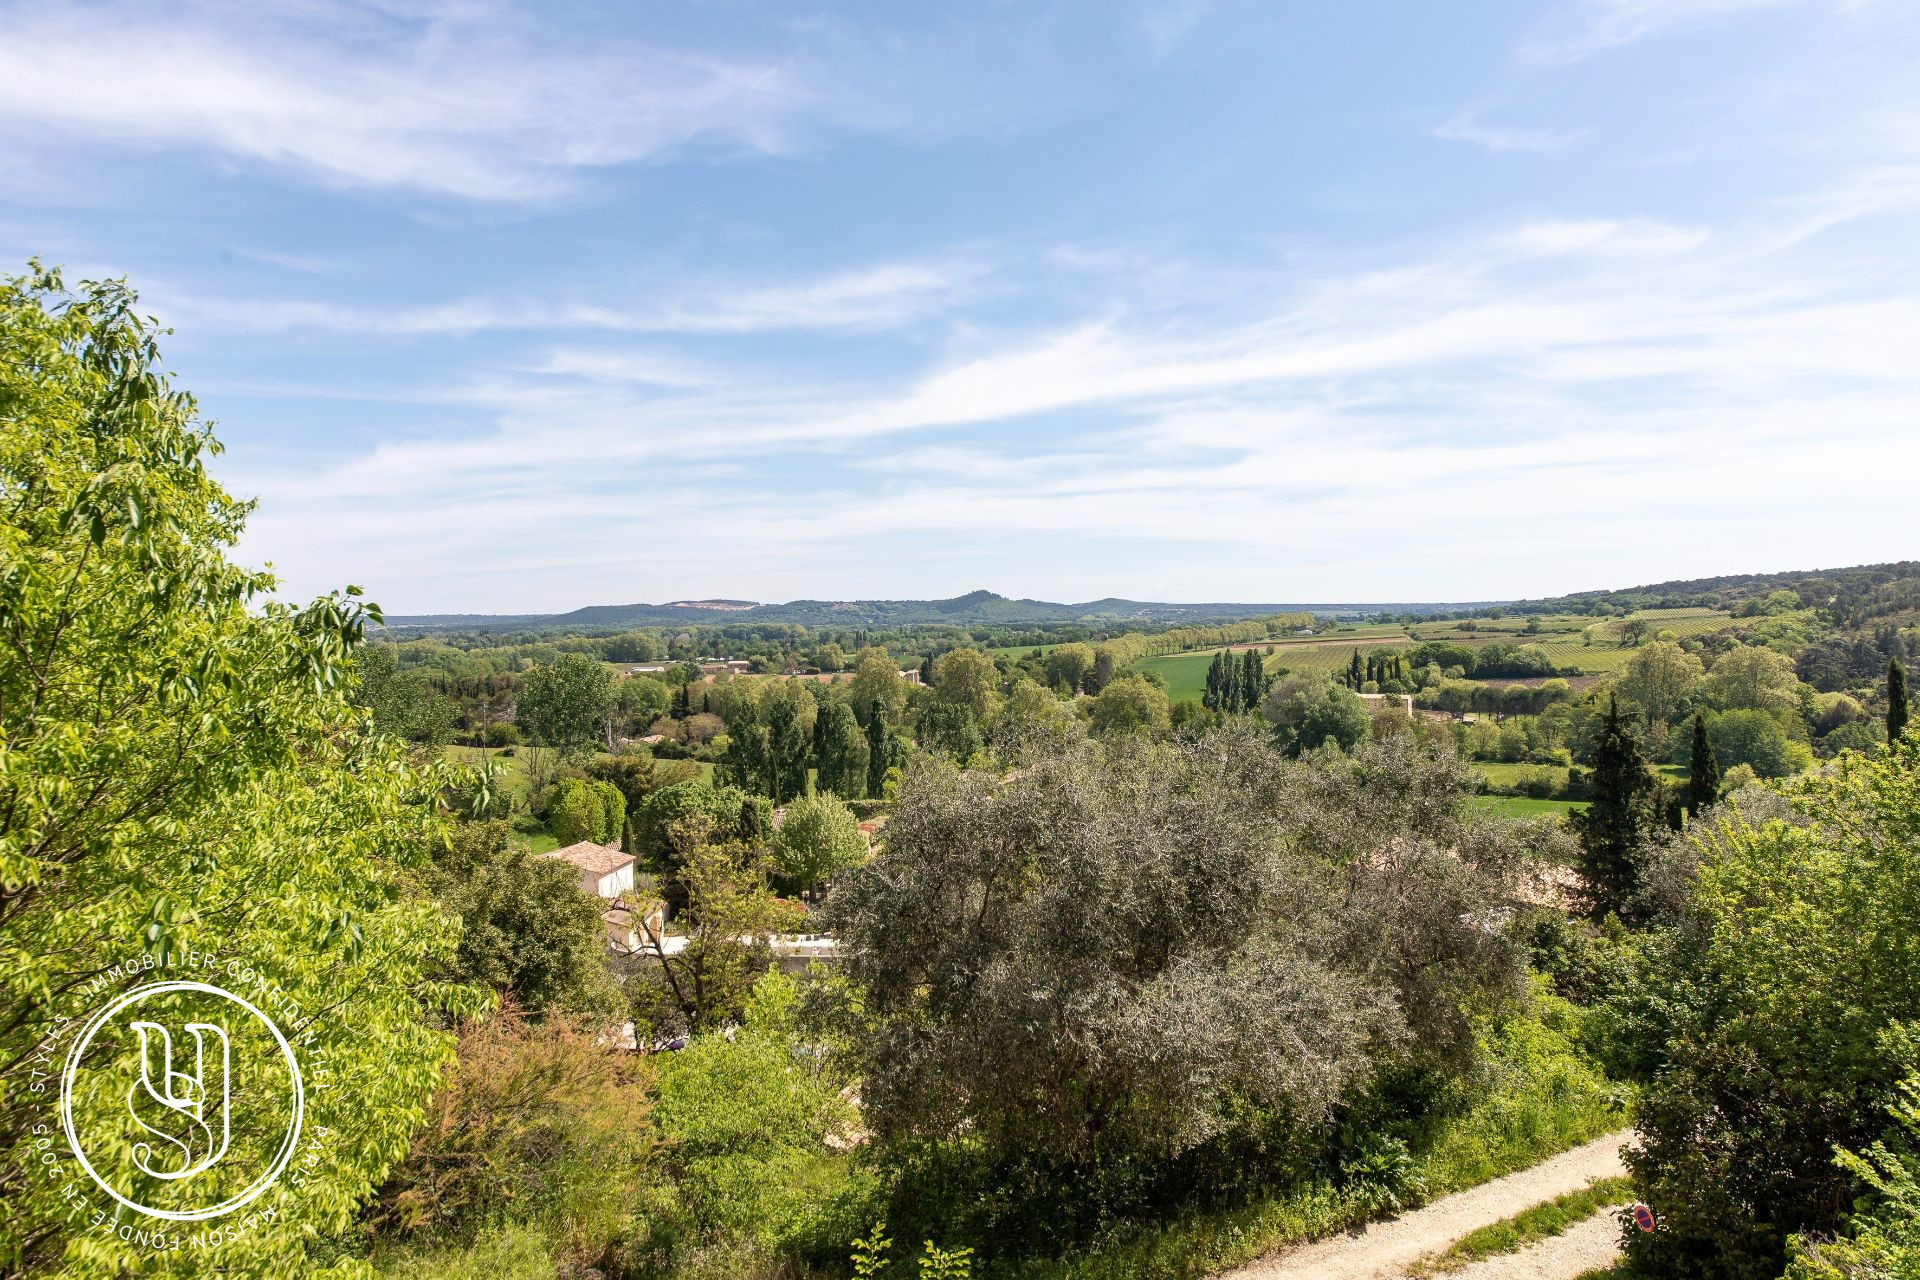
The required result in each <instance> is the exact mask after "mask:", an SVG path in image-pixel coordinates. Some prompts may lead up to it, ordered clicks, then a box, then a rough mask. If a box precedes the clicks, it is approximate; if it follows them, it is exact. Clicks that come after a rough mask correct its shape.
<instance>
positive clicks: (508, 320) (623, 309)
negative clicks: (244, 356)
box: [146, 261, 985, 336]
mask: <svg viewBox="0 0 1920 1280" xmlns="http://www.w3.org/2000/svg"><path fill="white" fill-rule="evenodd" d="M984 274H985V272H984V270H983V268H981V267H980V266H978V265H977V264H973V263H968V262H962V261H929V262H895V263H880V264H877V265H873V266H866V267H859V268H855V269H853V270H849V271H844V272H836V273H830V274H828V275H825V276H821V277H818V278H815V279H812V280H804V281H799V282H796V283H790V284H781V285H764V284H762V285H744V284H742V285H730V284H727V283H713V282H709V283H704V284H700V285H688V286H680V287H679V289H678V292H677V293H675V294H670V295H669V296H667V297H666V298H665V299H664V300H663V301H660V302H657V303H654V304H652V305H650V306H625V305H610V304H608V303H605V302H598V301H594V302H587V301H566V300H555V299H553V298H547V299H533V300H529V299H523V298H512V299H500V298H486V297H474V298H462V299H458V300H455V301H451V302H441V303H432V304H428V305H424V306H413V307H398V308H394V307H372V306H355V305H351V304H345V303H336V302H317V301H307V300H300V299H267V300H247V299H237V298H227V297H209V296H203V295H198V294H195V293H192V292H187V291H181V290H174V289H169V288H167V287H166V286H165V285H160V286H151V285H150V286H149V287H148V288H147V290H146V296H147V300H148V301H149V302H150V303H152V304H153V305H154V306H155V307H156V308H158V310H159V311H160V313H161V314H162V315H163V316H165V317H166V318H167V319H168V320H169V321H171V322H174V323H176V324H177V325H180V326H181V327H191V328H193V329H194V330H195V331H198V332H207V333H216V332H223V331H227V330H232V329H244V330H246V331H248V332H280V331H284V330H295V329H326V330H338V331H341V332H346V333H359V334H392V335H397V336H413V335H425V334H473V333H481V332H490V331H501V330H520V331H529V332H539V331H550V332H562V331H585V330H602V331H608V332H616V333H682V334H746V333H765V332H772V331H778V330H797V329H845V330H862V329H878V328H886V327H891V326H896V325H902V324H906V323H908V322H909V321H911V320H914V319H915V318H917V317H919V316H922V315H926V314H929V313H932V312H935V311H938V310H940V309H943V308H945V307H949V306H952V305H953V304H954V303H956V302H957V301H959V300H961V299H962V298H964V297H965V296H966V295H967V293H968V292H969V291H970V290H971V289H973V288H974V287H975V286H976V285H977V284H978V283H979V282H980V280H981V279H982V277H983V276H984ZM600 292H604V290H597V291H596V296H597V295H598V293H600Z"/></svg>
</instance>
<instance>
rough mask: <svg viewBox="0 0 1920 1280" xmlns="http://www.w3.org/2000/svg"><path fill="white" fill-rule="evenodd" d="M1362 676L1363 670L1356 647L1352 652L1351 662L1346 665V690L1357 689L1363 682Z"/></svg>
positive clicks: (1357, 647) (1363, 674) (1358, 650)
mask: <svg viewBox="0 0 1920 1280" xmlns="http://www.w3.org/2000/svg"><path fill="white" fill-rule="evenodd" d="M1364 676H1365V672H1364V669H1363V668H1362V667H1361V665H1360V649H1359V646H1357V645H1356V646H1355V647H1354V650H1353V661H1351V662H1349V663H1348V664H1347V688H1349V689H1358V688H1359V687H1360V686H1361V684H1362V683H1363V682H1364Z"/></svg>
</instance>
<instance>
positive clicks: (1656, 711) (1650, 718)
mask: <svg viewBox="0 0 1920 1280" xmlns="http://www.w3.org/2000/svg"><path fill="white" fill-rule="evenodd" d="M1703 674H1704V668H1703V667H1702V666H1701V665H1700V659H1698V658H1696V657H1695V656H1694V655H1692V654H1691V653H1688V652H1687V651H1686V650H1685V649H1682V648H1681V647H1680V646H1679V645H1677V644H1674V643H1672V642H1670V641H1666V640H1656V641H1655V642H1653V643H1652V644H1648V645H1644V646H1642V647H1641V648H1639V649H1636V650H1634V653H1633V656H1632V657H1631V658H1628V659H1627V665H1626V669H1625V670H1623V671H1622V672H1621V673H1620V680H1619V684H1618V686H1617V687H1618V688H1619V690H1620V693H1621V696H1623V697H1625V698H1627V699H1629V700H1631V701H1632V702H1633V703H1634V704H1635V705H1637V706H1638V707H1639V708H1640V712H1641V714H1642V715H1643V716H1645V717H1646V722H1647V728H1649V729H1652V728H1653V727H1654V726H1655V725H1658V724H1665V723H1666V722H1667V721H1669V720H1671V719H1672V718H1673V716H1674V714H1675V713H1676V712H1677V711H1679V709H1680V708H1681V706H1682V705H1684V704H1685V702H1686V701H1687V699H1688V698H1690V697H1691V696H1692V695H1693V693H1694V691H1695V690H1697V689H1698V688H1699V687H1700V681H1701V678H1702V676H1703Z"/></svg>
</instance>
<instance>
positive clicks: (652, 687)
mask: <svg viewBox="0 0 1920 1280" xmlns="http://www.w3.org/2000/svg"><path fill="white" fill-rule="evenodd" d="M672 706H673V692H672V690H670V689H668V688H667V686H666V683H665V682H664V681H661V680H656V679H655V678H654V677H652V676H628V677H627V678H626V679H624V680H621V681H619V682H618V683H616V684H615V685H614V686H613V697H612V699H611V707H612V710H613V711H614V713H615V714H616V716H617V717H618V720H619V725H618V730H619V732H621V733H632V732H634V731H636V730H644V729H645V728H646V727H647V726H648V725H650V724H652V723H653V722H654V721H655V720H658V719H659V718H660V717H661V716H664V715H666V714H667V711H668V710H669V709H670V708H671V707H672ZM608 750H612V748H611V747H609V748H608Z"/></svg>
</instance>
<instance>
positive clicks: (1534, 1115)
mask: <svg viewBox="0 0 1920 1280" xmlns="http://www.w3.org/2000/svg"><path fill="white" fill-rule="evenodd" d="M1489 1047H1490V1049H1491V1050H1492V1052H1493V1056H1494V1058H1495V1061H1496V1064H1497V1069H1496V1070H1495V1072H1494V1074H1493V1076H1492V1077H1491V1079H1492V1080H1493V1081H1495V1082H1496V1083H1495V1084H1493V1086H1492V1087H1491V1088H1488V1089H1486V1090H1484V1091H1483V1092H1482V1093H1481V1094H1480V1095H1479V1098H1478V1100H1477V1101H1476V1102H1475V1103H1474V1105H1473V1106H1472V1108H1471V1109H1470V1110H1468V1111H1466V1112H1465V1113H1464V1114H1461V1115H1457V1116H1455V1117H1453V1118H1452V1119H1451V1120H1449V1121H1447V1122H1446V1123H1445V1125H1444V1127H1443V1129H1442V1131H1441V1132H1440V1133H1439V1134H1438V1136H1437V1137H1436V1138H1435V1139H1434V1140H1433V1141H1432V1142H1430V1143H1429V1144H1427V1145H1426V1147H1425V1148H1424V1149H1423V1150H1422V1151H1421V1152H1420V1153H1419V1155H1418V1157H1417V1159H1416V1170H1415V1172H1416V1174H1417V1176H1418V1179H1419V1181H1420V1182H1421V1183H1422V1184H1423V1185H1424V1186H1425V1189H1426V1195H1427V1197H1429V1198H1437V1197H1439V1196H1443V1195H1449V1194H1451V1193H1452V1192H1455V1191H1460V1190H1463V1189H1465V1188H1467V1187H1471V1186H1477V1185H1479V1184H1480V1183H1483V1182H1487V1181H1489V1180H1491V1179H1493V1178H1497V1177H1500V1176H1502V1175H1503V1174H1508V1173H1512V1172H1514V1171H1515V1170H1517V1169H1524V1168H1527V1167H1528V1166H1530V1165H1534V1164H1538V1163H1539V1162H1540V1161H1541V1160H1544V1159H1546V1158H1547V1157H1548V1156H1551V1155H1555V1154H1557V1153H1559V1152H1561V1151H1564V1150H1566V1149H1568V1148H1570V1147H1575V1146H1578V1145H1580V1144H1581V1143H1583V1142H1590V1141H1592V1140H1593V1139H1595V1138H1597V1137H1599V1136H1600V1135H1602V1134H1604V1133H1607V1132H1609V1131H1611V1130H1613V1129H1616V1128H1618V1127H1620V1126H1621V1125H1622V1124H1623V1123H1625V1117H1624V1116H1623V1115H1622V1114H1621V1112H1620V1109H1619V1106H1620V1100H1621V1095H1620V1093H1619V1091H1618V1090H1617V1089H1616V1087H1615V1086H1613V1085H1610V1084H1609V1083H1608V1082H1607V1081H1606V1080H1605V1078H1604V1077H1602V1076H1601V1075H1600V1073H1599V1072H1598V1071H1597V1070H1595V1069H1594V1068H1593V1067H1592V1066H1590V1065H1589V1064H1588V1063H1587V1062H1586V1061H1585V1060H1584V1059H1583V1058H1581V1057H1580V1055H1579V1052H1578V1050H1577V1049H1576V1048H1575V1047H1574V1045H1573V1043H1572V1041H1571V1040H1570V1039H1569V1038H1568V1037H1567V1036H1566V1034H1565V1033H1564V1032H1562V1031H1559V1030H1556V1029H1554V1028H1553V1027H1550V1026H1548V1025H1547V1024H1546V1022H1543V1021H1536V1020H1533V1019H1516V1020H1515V1021H1514V1022H1513V1023H1511V1024H1509V1025H1508V1027H1507V1028H1506V1029H1505V1030H1504V1031H1502V1032H1500V1033H1497V1034H1496V1035H1495V1036H1494V1037H1492V1042H1491V1043H1490V1045H1489ZM1377 1215H1378V1209H1377V1206H1375V1205H1374V1204H1373V1203H1372V1202H1371V1201H1370V1200H1368V1199H1367V1198H1366V1197H1364V1196H1362V1195H1358V1194H1355V1193H1354V1192H1353V1191H1352V1190H1350V1189H1341V1188H1338V1187H1335V1186H1333V1185H1332V1184H1330V1183H1328V1182H1325V1181H1319V1180H1316V1181H1313V1182H1310V1183H1307V1184H1305V1185H1303V1186H1295V1187H1290V1188H1287V1189H1285V1190H1276V1191H1274V1192H1272V1193H1269V1194H1267V1195H1265V1196H1262V1197H1260V1198H1258V1199H1255V1200H1254V1201H1252V1202H1251V1203H1248V1204H1243V1205H1240V1206H1237V1207H1234V1208H1229V1209H1215V1210H1206V1211H1197V1212H1187V1213H1184V1214H1181V1215H1180V1216H1178V1217H1176V1218H1174V1219H1173V1220H1171V1221H1167V1222H1160V1223H1154V1224H1151V1225H1145V1226H1142V1225H1138V1224H1135V1225H1134V1226H1132V1227H1131V1228H1130V1229H1129V1228H1122V1229H1120V1230H1119V1231H1118V1233H1117V1234H1116V1235H1115V1237H1114V1238H1111V1239H1109V1240H1106V1241H1103V1242H1101V1243H1098V1244H1096V1245H1094V1246H1093V1247H1092V1248H1089V1249H1086V1250H1083V1251H1081V1252H1079V1253H1077V1254H1075V1255H1074V1256H1072V1257H1065V1258H1051V1259H1044V1260H1034V1261H1029V1262H1027V1263H1026V1264H1024V1265H1018V1266H1013V1267H1009V1268H1006V1269H1005V1270H1004V1271H1002V1270H999V1269H996V1271H995V1272H994V1274H995V1275H996V1276H1000V1275H1003V1274H1004V1275H1006V1276H1010V1277H1016V1278H1017V1280H1200V1277H1204V1276H1209V1275H1212V1274H1214V1273H1215V1272H1218V1271H1223V1270H1226V1269H1228V1268H1231V1267H1236V1266H1240V1265H1242V1264H1244V1263H1247V1262H1251V1261H1253V1260H1254V1259H1255V1258H1258V1257H1261V1256H1263V1255H1264V1254H1267V1253H1271V1252H1272V1251H1273V1250H1275V1249H1278V1248H1281V1247H1283V1246H1286V1245H1291V1244H1297V1243H1301V1242H1303V1241H1307V1240H1313V1239H1317V1238H1319V1237H1322V1236H1327V1235H1331V1234H1333V1233H1334V1232H1337V1231H1344V1230H1348V1229H1350V1228H1353V1227H1356V1226H1359V1225H1361V1224H1362V1223H1364V1222H1366V1221H1368V1220H1369V1219H1371V1218H1373V1217H1375V1216H1377Z"/></svg>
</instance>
